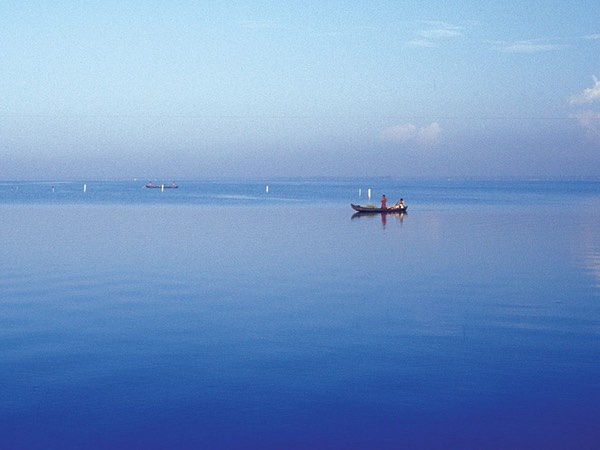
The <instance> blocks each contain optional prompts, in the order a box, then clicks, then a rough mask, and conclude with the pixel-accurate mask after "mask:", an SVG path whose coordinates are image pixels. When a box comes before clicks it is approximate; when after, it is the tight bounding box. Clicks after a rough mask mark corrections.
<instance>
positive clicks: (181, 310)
mask: <svg viewBox="0 0 600 450" xmlns="http://www.w3.org/2000/svg"><path fill="white" fill-rule="evenodd" d="M84 183H85V184H86V192H83V184H84ZM266 186H269V189H268V192H267V189H266ZM369 188H371V189H372V198H371V199H370V200H369V199H368V198H367V189H369ZM359 189H360V191H359ZM359 192H360V194H359ZM382 193H385V194H386V195H387V196H388V197H389V198H390V199H391V200H394V201H395V200H396V197H398V198H399V197H400V196H402V197H404V198H405V200H406V202H407V203H408V204H409V210H408V213H407V214H405V215H398V214H387V215H380V214H377V215H355V214H354V212H353V211H352V210H351V208H350V206H349V204H350V203H351V202H352V203H369V202H371V203H377V202H378V199H379V197H380V196H381V194H382ZM0 213H1V214H2V217H3V233H2V234H1V235H0V252H1V255H2V261H3V269H2V271H1V272H0V355H1V356H0V357H1V358H2V367H3V370H2V371H1V372H0V447H1V448H16V449H19V448H26V449H41V448H44V449H46V448H61V449H62V448H92V449H93V448H565V449H567V448H569V449H570V448H594V447H595V446H597V444H598V443H599V442H600V431H598V428H597V418H598V417H600V415H599V414H600V384H599V383H598V380H600V365H599V364H598V363H597V362H598V360H599V357H600V339H599V337H600V336H599V335H600V231H599V228H598V223H599V222H600V221H599V219H600V184H599V183H595V182H583V181H573V182H568V181H560V182H558V181H472V180H471V181H461V180H444V181H439V180H438V181H429V182H425V181H404V180H393V179H373V180H367V179H356V180H349V179H348V180H322V179H318V180H264V181H263V180H261V181H235V180H234V181H228V182H217V181H211V182H200V181H194V182H192V181H190V182H180V183H179V188H178V189H173V190H165V191H164V192H161V191H160V190H157V189H145V188H144V183H143V182H142V183H140V182H136V181H128V182H89V181H88V182H63V183H58V182H44V183H32V182H21V183H9V182H4V183H1V184H0Z"/></svg>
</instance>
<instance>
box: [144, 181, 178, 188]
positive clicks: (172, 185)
mask: <svg viewBox="0 0 600 450" xmlns="http://www.w3.org/2000/svg"><path fill="white" fill-rule="evenodd" d="M146 187H147V188H148V189H177V188H178V187H179V186H177V185H176V184H175V183H171V184H154V183H152V182H150V183H148V184H147V185H146Z"/></svg>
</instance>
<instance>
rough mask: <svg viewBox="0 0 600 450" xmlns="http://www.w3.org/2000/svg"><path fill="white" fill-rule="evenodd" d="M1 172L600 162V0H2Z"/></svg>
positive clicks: (518, 169)
mask: <svg viewBox="0 0 600 450" xmlns="http://www.w3.org/2000/svg"><path fill="white" fill-rule="evenodd" d="M0 61H1V65H0V67H1V68H2V70H1V71H0V179H11V180H12V179H49V178H52V179H55V178H64V179H91V178H95V179H102V178H123V179H129V178H133V177H138V178H144V179H146V178H148V179H150V178H152V179H184V178H206V177H280V176H284V177H285V176H379V175H381V176H390V175H391V176H400V177H438V176H441V177H446V176H449V177H460V176H476V177H490V176H494V177H495V176H525V177H600V83H599V82H598V80H597V78H595V77H596V76H598V77H600V3H597V2H588V1H586V2H583V1H575V2H558V1H526V2H523V1H513V0H508V1H502V2H500V1H498V2H481V1H462V2H456V4H453V2H447V1H440V2H436V1H431V2H425V4H423V2H412V1H411V2H401V1H397V0H396V1H377V0H375V1H371V2H342V1H323V0H320V1H307V0H304V1H298V2H296V1H290V2H281V1H272V2H271V1H252V2H250V1H248V2H235V1H230V2H217V1H175V0H174V1H164V0H162V1H152V0H150V1H142V0H140V1H133V0H131V1H126V0H125V1H112V0H103V1H63V2H61V1H55V2H46V1H0Z"/></svg>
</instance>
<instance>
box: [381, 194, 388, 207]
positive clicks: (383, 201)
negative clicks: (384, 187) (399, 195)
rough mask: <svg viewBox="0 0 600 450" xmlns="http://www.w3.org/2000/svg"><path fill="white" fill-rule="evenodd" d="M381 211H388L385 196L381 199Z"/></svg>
mask: <svg viewBox="0 0 600 450" xmlns="http://www.w3.org/2000/svg"><path fill="white" fill-rule="evenodd" d="M381 209H387V198H386V197H385V194H383V197H381Z"/></svg>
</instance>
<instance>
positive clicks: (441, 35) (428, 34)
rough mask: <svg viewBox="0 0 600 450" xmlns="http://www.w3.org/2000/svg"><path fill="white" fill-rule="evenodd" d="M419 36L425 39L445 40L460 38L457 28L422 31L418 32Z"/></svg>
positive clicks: (460, 33)
mask: <svg viewBox="0 0 600 450" xmlns="http://www.w3.org/2000/svg"><path fill="white" fill-rule="evenodd" d="M419 34H420V35H421V36H422V37H424V38H426V39H445V38H453V37H458V36H462V32H461V31H460V28H459V27H452V28H435V29H430V30H423V31H421V32H419Z"/></svg>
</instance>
